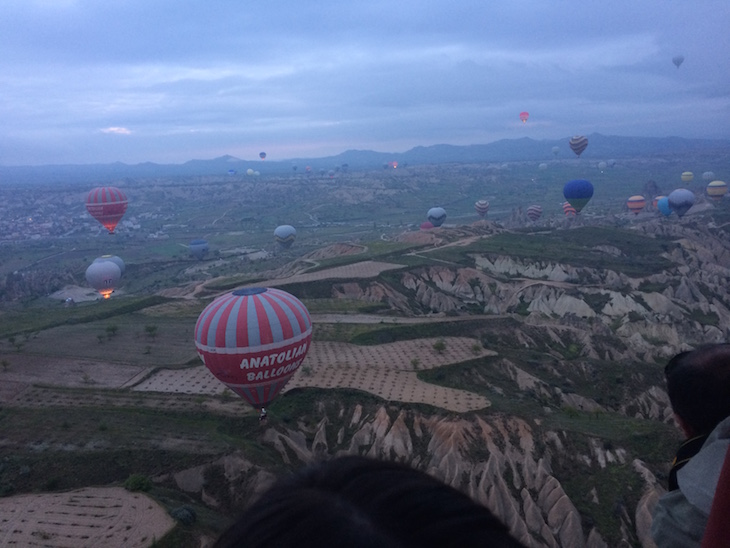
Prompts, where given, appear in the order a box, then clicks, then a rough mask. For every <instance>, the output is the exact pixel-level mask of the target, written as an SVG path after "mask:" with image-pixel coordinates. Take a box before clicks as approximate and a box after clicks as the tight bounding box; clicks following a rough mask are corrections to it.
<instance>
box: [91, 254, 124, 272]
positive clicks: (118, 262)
mask: <svg viewBox="0 0 730 548" xmlns="http://www.w3.org/2000/svg"><path fill="white" fill-rule="evenodd" d="M104 261H111V262H113V263H114V264H115V265H117V266H118V267H119V272H120V274H121V275H122V276H124V271H125V270H126V269H127V265H125V264H124V261H123V260H122V259H121V257H117V256H116V255H102V256H101V257H97V258H96V259H94V262H95V263H101V262H104Z"/></svg>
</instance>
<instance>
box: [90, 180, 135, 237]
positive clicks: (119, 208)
mask: <svg viewBox="0 0 730 548" xmlns="http://www.w3.org/2000/svg"><path fill="white" fill-rule="evenodd" d="M86 210H87V211H88V212H89V215H91V216H92V217H93V218H94V219H96V220H97V221H99V222H100V223H101V224H102V225H103V226H104V228H106V229H107V230H108V231H109V234H114V229H115V228H116V227H117V223H118V222H119V221H120V220H121V219H122V217H124V212H125V211H127V197H126V196H125V195H124V192H122V191H121V190H119V189H118V188H117V187H113V186H100V187H97V188H95V189H94V190H92V191H91V192H89V195H88V196H87V197H86Z"/></svg>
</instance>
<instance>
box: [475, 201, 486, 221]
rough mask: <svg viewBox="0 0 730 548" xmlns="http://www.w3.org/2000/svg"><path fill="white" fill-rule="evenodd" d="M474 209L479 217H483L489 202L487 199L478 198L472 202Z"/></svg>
mask: <svg viewBox="0 0 730 548" xmlns="http://www.w3.org/2000/svg"><path fill="white" fill-rule="evenodd" d="M474 210H475V211H476V212H477V214H478V215H479V216H480V217H484V216H485V215H486V214H487V212H488V211H489V202H488V201H487V200H478V201H477V202H475V203H474Z"/></svg>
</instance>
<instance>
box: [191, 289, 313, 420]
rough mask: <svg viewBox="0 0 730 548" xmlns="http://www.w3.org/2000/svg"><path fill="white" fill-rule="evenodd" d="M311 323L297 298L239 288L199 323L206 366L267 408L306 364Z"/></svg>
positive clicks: (206, 312)
mask: <svg viewBox="0 0 730 548" xmlns="http://www.w3.org/2000/svg"><path fill="white" fill-rule="evenodd" d="M311 341H312V320H311V318H310V317H309V312H308V311H307V309H306V307H305V306H304V305H303V304H302V302H301V301H300V300H299V299H297V298H296V297H295V296H294V295H291V294H289V293H287V292H286V291H282V290H280V289H274V288H264V287H251V288H245V289H239V290H236V291H234V292H232V293H228V294H226V295H223V296H222V297H219V298H218V299H216V300H214V301H213V302H212V303H210V304H209V305H208V306H207V307H205V309H204V310H203V312H201V314H200V316H199V317H198V321H197V323H196V324H195V346H196V347H197V349H198V354H199V355H200V358H201V359H202V360H203V363H204V364H205V366H206V367H207V368H208V369H209V370H210V372H211V373H213V375H214V376H215V377H216V378H217V379H218V380H219V381H221V382H222V383H223V384H225V385H226V386H228V387H229V388H230V389H231V390H233V391H234V392H236V393H237V394H238V395H239V396H241V397H242V398H243V399H244V400H246V401H247V402H248V403H250V404H251V405H253V406H254V407H256V408H259V407H266V406H267V405H269V403H271V401H272V400H273V399H274V398H275V397H276V395H277V394H278V393H279V391H280V390H281V389H282V388H283V387H284V385H285V384H286V383H287V382H288V381H289V379H290V378H291V377H292V376H293V375H294V373H295V372H296V371H297V369H298V368H299V367H300V366H301V364H302V362H303V361H304V357H305V356H306V355H307V351H308V350H309V346H310V344H311Z"/></svg>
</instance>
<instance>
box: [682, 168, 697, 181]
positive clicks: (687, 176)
mask: <svg viewBox="0 0 730 548" xmlns="http://www.w3.org/2000/svg"><path fill="white" fill-rule="evenodd" d="M694 178H695V175H694V173H692V172H691V171H685V172H683V173H682V182H683V183H691V182H692V180H693V179H694Z"/></svg>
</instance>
